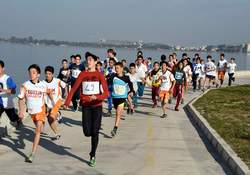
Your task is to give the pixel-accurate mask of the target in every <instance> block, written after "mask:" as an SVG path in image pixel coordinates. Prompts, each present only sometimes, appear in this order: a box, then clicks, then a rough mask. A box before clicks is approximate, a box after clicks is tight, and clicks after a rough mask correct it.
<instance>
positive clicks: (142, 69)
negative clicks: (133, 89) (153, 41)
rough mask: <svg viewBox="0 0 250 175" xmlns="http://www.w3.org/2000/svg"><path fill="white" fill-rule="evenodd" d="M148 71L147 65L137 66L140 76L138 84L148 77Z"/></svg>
mask: <svg viewBox="0 0 250 175" xmlns="http://www.w3.org/2000/svg"><path fill="white" fill-rule="evenodd" d="M147 71H148V69H147V66H146V65H145V64H141V65H140V66H136V72H137V74H138V76H139V79H138V82H142V80H141V78H145V77H146V72H147Z"/></svg>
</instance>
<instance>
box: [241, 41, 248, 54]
mask: <svg viewBox="0 0 250 175" xmlns="http://www.w3.org/2000/svg"><path fill="white" fill-rule="evenodd" d="M242 51H243V52H247V53H250V43H247V44H245V45H244V47H243V49H242Z"/></svg>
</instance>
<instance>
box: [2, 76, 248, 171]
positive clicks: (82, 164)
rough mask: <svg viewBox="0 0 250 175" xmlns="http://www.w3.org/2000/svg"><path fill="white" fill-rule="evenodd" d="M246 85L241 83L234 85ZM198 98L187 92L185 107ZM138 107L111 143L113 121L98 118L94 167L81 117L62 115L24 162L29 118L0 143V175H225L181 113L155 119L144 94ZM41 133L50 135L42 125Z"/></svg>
mask: <svg viewBox="0 0 250 175" xmlns="http://www.w3.org/2000/svg"><path fill="white" fill-rule="evenodd" d="M248 80H249V79H246V80H245V79H242V80H241V81H242V82H239V83H240V84H242V83H244V82H246V81H248ZM200 93H201V92H195V93H194V92H189V93H188V94H186V97H185V102H186V103H187V102H189V101H190V100H192V99H193V98H195V97H197V96H198V95H199V94H200ZM139 102H140V105H139V107H138V108H137V110H136V113H135V114H134V115H133V116H127V115H126V114H125V120H124V121H121V125H120V127H119V130H118V135H117V136H116V137H115V138H113V139H111V138H110V131H111V129H112V128H113V125H114V118H113V117H112V118H107V117H103V125H102V128H103V130H101V133H100V142H99V147H98V151H97V167H96V168H90V167H89V166H88V165H87V161H88V159H89V155H88V154H89V151H90V139H89V138H86V137H84V136H83V133H82V128H81V113H80V112H77V113H74V112H71V111H63V116H64V123H63V124H61V125H60V129H61V132H62V137H61V139H60V140H59V141H56V142H53V141H51V140H50V138H48V136H42V139H41V143H40V146H39V149H38V152H37V154H36V157H35V161H34V163H33V164H28V163H25V162H24V157H25V155H26V154H28V153H29V152H30V150H31V146H32V141H33V136H34V126H33V123H32V121H31V120H30V119H27V120H26V121H25V125H26V126H25V127H24V128H23V129H22V131H21V132H20V133H13V134H12V137H10V138H3V139H2V140H1V141H0V167H1V174H3V175H14V174H18V175H20V174H37V175H38V174H58V175H59V174H60V175H62V174H81V175H82V174H83V175H85V174H100V175H102V174H105V175H112V174H114V175H120V174H121V175H130V174H131V175H139V174H141V175H145V174H156V173H157V174H164V175H165V174H175V175H176V174H192V175H196V174H197V175H198V174H202V175H203V174H207V175H213V174H214V175H218V174H230V172H229V170H228V169H227V168H226V167H225V166H224V164H223V163H222V162H221V160H220V159H219V158H218V157H217V156H216V153H215V152H214V150H213V149H212V147H211V146H210V145H209V144H208V143H207V142H206V140H205V139H203V136H202V135H199V133H198V132H197V130H196V129H195V127H194V126H193V125H192V123H191V122H190V120H189V118H188V117H187V115H186V114H185V112H184V111H183V109H181V110H180V111H179V112H176V111H174V110H173V109H174V104H171V105H169V108H170V109H169V111H168V118H167V119H162V118H160V115H162V112H161V108H160V107H158V108H156V109H153V108H151V106H152V103H151V99H150V91H149V90H146V93H145V96H144V97H143V99H142V100H140V101H139ZM174 103H175V101H174ZM124 113H125V111H124ZM45 132H46V133H48V134H50V133H51V130H50V129H49V128H48V126H47V125H46V128H45Z"/></svg>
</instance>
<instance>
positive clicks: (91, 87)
mask: <svg viewBox="0 0 250 175" xmlns="http://www.w3.org/2000/svg"><path fill="white" fill-rule="evenodd" d="M82 91H83V94H84V95H96V94H100V82H99V81H87V82H83V83H82Z"/></svg>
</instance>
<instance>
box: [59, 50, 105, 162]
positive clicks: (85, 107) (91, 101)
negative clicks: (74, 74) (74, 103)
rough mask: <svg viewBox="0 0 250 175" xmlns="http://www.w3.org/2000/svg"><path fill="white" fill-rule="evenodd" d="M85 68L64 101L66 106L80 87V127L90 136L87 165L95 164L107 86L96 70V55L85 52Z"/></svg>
mask: <svg viewBox="0 0 250 175" xmlns="http://www.w3.org/2000/svg"><path fill="white" fill-rule="evenodd" d="M85 58H86V61H87V70H86V71H83V72H81V73H80V75H79V77H78V78H77V79H76V82H75V84H74V86H73V87H72V89H71V91H70V92H69V95H68V97H67V99H66V101H65V104H64V107H65V108H67V107H68V106H69V103H70V101H71V98H72V97H73V95H74V94H75V92H76V91H77V89H78V88H79V87H80V92H81V94H80V104H81V105H82V128H83V133H84V135H85V136H86V137H91V152H90V153H89V155H90V162H89V166H91V167H95V166H96V150H97V146H98V142H99V130H100V127H101V121H102V102H103V100H104V99H106V98H107V97H108V86H107V83H106V80H105V78H104V75H103V74H102V73H100V72H99V71H97V70H96V62H97V56H95V55H94V54H92V53H89V52H86V54H85Z"/></svg>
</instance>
